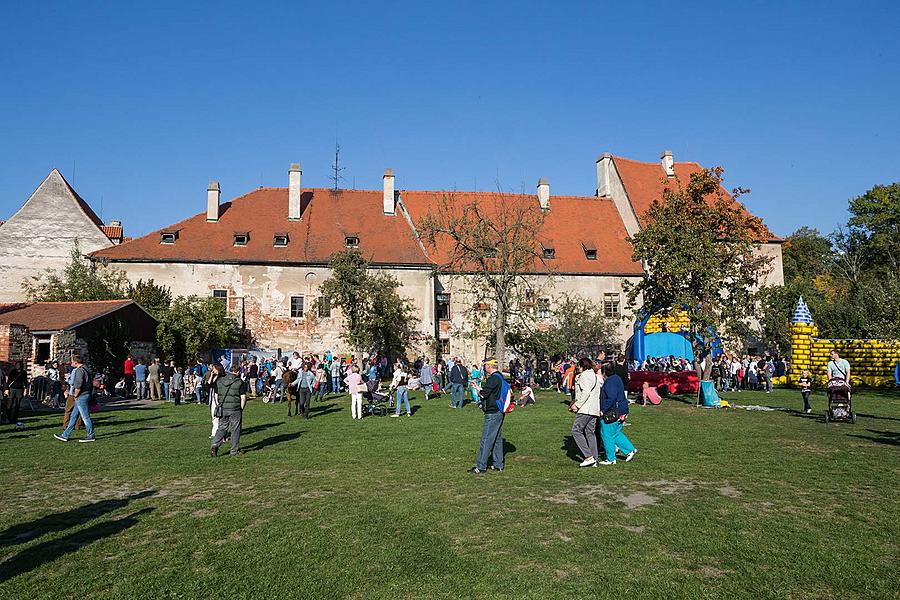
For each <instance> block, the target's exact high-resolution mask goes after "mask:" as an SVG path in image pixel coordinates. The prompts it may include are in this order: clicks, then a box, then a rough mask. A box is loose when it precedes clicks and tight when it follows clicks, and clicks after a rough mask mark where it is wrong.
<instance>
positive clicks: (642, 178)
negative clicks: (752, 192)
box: [613, 156, 780, 241]
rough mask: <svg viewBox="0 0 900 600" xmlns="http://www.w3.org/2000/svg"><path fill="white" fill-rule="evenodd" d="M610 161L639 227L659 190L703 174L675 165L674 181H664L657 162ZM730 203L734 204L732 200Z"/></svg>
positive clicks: (685, 164)
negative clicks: (613, 165) (616, 172)
mask: <svg viewBox="0 0 900 600" xmlns="http://www.w3.org/2000/svg"><path fill="white" fill-rule="evenodd" d="M613 161H614V162H615V165H616V170H617V171H618V172H619V176H620V177H621V178H622V183H623V185H624V186H625V192H626V193H627V194H628V199H629V200H630V201H631V206H632V208H634V212H635V216H637V219H638V222H639V223H643V222H644V219H645V216H646V214H647V211H648V210H650V205H651V204H653V201H654V200H657V199H662V196H663V190H665V189H666V188H667V187H669V186H670V185H678V184H681V185H687V183H688V181H690V178H691V175H693V174H694V173H699V172H701V171H703V167H702V166H701V165H700V164H699V163H695V162H676V163H675V177H673V178H667V177H666V175H665V172H664V171H663V168H662V165H661V164H660V163H658V162H652V163H648V162H641V161H637V160H631V159H629V158H622V157H621V156H614V157H613ZM721 190H722V192H723V193H724V194H725V196H726V197H727V198H729V199H731V194H730V193H728V190H726V189H725V188H721ZM732 201H733V202H736V203H737V201H736V200H732ZM738 204H740V203H738ZM741 207H742V208H744V210H745V211H746V210H747V209H746V207H744V206H743V204H741ZM766 232H767V235H768V237H769V239H770V240H771V241H779V240H780V238H778V236H776V235H775V234H774V233H772V232H771V231H769V229H768V228H766Z"/></svg>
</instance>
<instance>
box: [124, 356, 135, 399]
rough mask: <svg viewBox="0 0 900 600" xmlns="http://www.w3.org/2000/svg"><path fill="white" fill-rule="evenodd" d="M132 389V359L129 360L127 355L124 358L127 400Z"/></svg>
mask: <svg viewBox="0 0 900 600" xmlns="http://www.w3.org/2000/svg"><path fill="white" fill-rule="evenodd" d="M132 389H134V359H133V358H131V355H130V354H129V355H128V356H127V357H126V358H125V397H126V398H128V397H129V396H130V395H131V390H132Z"/></svg>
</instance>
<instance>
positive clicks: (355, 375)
mask: <svg viewBox="0 0 900 600" xmlns="http://www.w3.org/2000/svg"><path fill="white" fill-rule="evenodd" d="M344 383H346V384H347V390H348V391H349V392H350V415H351V416H352V417H353V418H354V419H362V394H363V390H364V389H365V384H364V383H363V380H362V375H360V374H359V367H358V366H357V365H353V369H352V370H351V372H350V373H347V377H346V378H345V379H344Z"/></svg>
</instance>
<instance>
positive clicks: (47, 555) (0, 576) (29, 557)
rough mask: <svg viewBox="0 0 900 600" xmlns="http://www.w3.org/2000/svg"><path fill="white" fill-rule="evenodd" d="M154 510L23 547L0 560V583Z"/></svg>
mask: <svg viewBox="0 0 900 600" xmlns="http://www.w3.org/2000/svg"><path fill="white" fill-rule="evenodd" d="M153 510H154V508H152V507H148V508H143V509H141V510H139V511H137V512H134V513H131V514H130V515H128V516H125V517H122V518H121V519H114V520H112V521H103V522H102V523H96V524H94V525H91V526H90V527H88V528H87V529H82V530H80V531H75V532H73V533H70V534H69V535H67V536H65V537H62V538H58V539H54V540H48V541H46V542H44V543H42V544H38V545H37V546H33V547H31V548H28V549H27V550H23V551H21V552H19V553H18V554H15V555H13V556H11V557H10V558H9V559H7V560H5V561H4V562H2V563H0V582H3V581H6V580H7V579H12V578H13V577H16V576H17V575H22V574H23V573H27V572H29V571H33V570H34V569H37V568H38V567H40V566H42V565H44V564H45V563H49V562H53V561H54V560H56V559H57V558H60V557H62V556H64V555H66V554H69V553H70V552H77V551H78V550H80V549H81V548H84V547H85V546H89V545H90V544H93V543H94V542H96V541H98V540H102V539H106V538H108V537H111V536H113V535H115V534H117V533H121V532H123V531H125V530H126V529H128V528H130V527H133V526H134V525H137V522H138V517H140V516H141V515H145V514H147V513H150V512H152V511H153Z"/></svg>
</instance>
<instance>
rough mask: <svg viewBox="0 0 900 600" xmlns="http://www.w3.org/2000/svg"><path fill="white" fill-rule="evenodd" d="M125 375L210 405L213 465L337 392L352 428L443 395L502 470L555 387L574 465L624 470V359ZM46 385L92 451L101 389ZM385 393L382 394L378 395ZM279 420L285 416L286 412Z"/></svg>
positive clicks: (144, 394)
mask: <svg viewBox="0 0 900 600" xmlns="http://www.w3.org/2000/svg"><path fill="white" fill-rule="evenodd" d="M831 358H832V360H831V361H830V362H829V364H828V375H829V377H839V378H842V379H845V380H847V381H849V379H850V365H849V363H847V361H846V360H844V359H841V358H840V357H839V355H838V353H837V352H836V351H835V352H833V353H832V357H831ZM123 366H124V377H123V378H122V380H121V381H120V382H119V383H118V384H117V386H116V389H117V390H118V391H119V392H120V394H121V395H123V396H127V395H128V394H129V392H133V395H134V396H135V397H136V398H138V399H141V400H143V399H150V400H159V401H162V400H171V401H172V402H174V403H175V404H176V405H177V404H181V403H182V402H188V401H196V402H197V403H200V404H208V405H209V407H210V417H211V421H212V423H211V424H212V428H211V432H210V436H209V437H210V439H211V440H212V441H211V446H210V453H211V455H212V456H218V451H219V447H220V446H221V445H222V444H223V443H224V442H225V441H226V440H230V452H231V454H232V455H238V454H240V453H241V450H240V436H241V425H242V420H243V411H244V409H245V407H246V403H247V401H248V400H249V399H253V398H258V397H263V398H264V399H265V400H266V401H271V402H278V401H281V400H283V399H284V398H285V397H287V398H288V400H290V398H291V397H292V396H293V397H296V398H297V399H298V411H297V414H298V415H300V414H302V416H303V417H304V418H309V406H310V404H311V403H312V401H313V400H314V399H316V398H318V399H319V400H324V399H325V397H326V396H327V395H329V394H343V393H344V392H347V393H349V395H350V399H351V411H350V412H351V417H352V418H353V419H354V420H358V419H362V418H363V416H364V411H363V404H362V401H363V398H364V397H366V398H367V399H368V400H369V401H370V402H373V401H375V400H376V399H377V398H378V397H381V398H384V397H386V398H389V404H390V405H391V408H393V415H392V416H393V417H400V416H401V414H402V412H404V411H405V413H406V416H407V417H411V416H412V415H413V409H412V407H411V405H410V394H411V393H412V392H414V391H416V390H421V391H422V392H423V393H424V396H425V398H426V399H428V398H432V399H433V398H435V397H441V396H443V395H444V394H448V395H449V399H450V404H449V405H448V406H449V407H450V408H452V409H461V408H464V407H465V405H466V404H467V396H468V397H469V398H470V399H471V403H472V404H475V405H477V406H478V407H479V408H480V409H481V410H482V411H483V413H484V422H483V426H482V435H481V441H480V445H479V450H478V453H477V455H476V460H475V465H474V466H473V467H472V468H471V469H469V472H470V473H473V474H480V473H485V472H487V471H490V470H493V471H502V470H503V468H504V462H503V436H502V426H503V420H504V415H505V414H506V412H508V411H509V410H511V406H510V405H511V404H515V405H518V406H523V407H524V406H529V405H533V404H535V401H536V400H535V394H534V388H533V387H532V386H536V387H544V388H553V387H555V388H556V391H557V392H559V393H561V394H565V395H567V396H570V398H571V400H570V401H567V402H568V404H569V410H570V411H571V412H573V413H574V414H575V419H574V423H573V425H572V437H573V439H574V441H575V444H576V445H577V447H578V450H579V452H580V453H581V458H582V460H581V462H580V463H579V467H596V466H600V465H603V466H609V465H614V464H616V463H617V460H618V456H620V455H621V456H622V457H623V458H624V461H625V462H630V461H631V460H632V459H633V458H634V456H635V454H636V452H637V450H636V448H635V447H634V444H632V442H631V441H630V440H629V438H628V436H627V435H626V434H625V433H624V431H623V428H624V427H625V426H626V425H627V424H628V423H627V419H628V414H629V399H628V398H627V393H626V387H627V384H628V382H629V372H630V370H631V369H630V366H629V364H628V362H627V361H626V358H625V356H624V355H622V354H619V355H618V356H616V357H615V358H614V359H612V360H606V355H605V353H604V352H602V351H601V352H599V353H598V354H597V355H596V356H594V357H584V356H582V357H580V358H576V357H574V356H572V357H568V358H564V359H561V360H559V361H557V362H554V363H553V364H552V365H551V364H550V363H548V362H547V361H540V362H539V363H538V368H537V369H534V368H532V365H531V363H530V362H527V361H526V363H525V364H524V365H523V364H521V363H520V362H519V360H518V359H513V360H512V361H510V363H509V365H508V366H509V371H508V375H506V376H504V374H503V373H502V372H501V370H500V368H499V365H498V364H497V361H496V360H494V359H486V360H485V361H484V362H483V363H481V364H477V363H476V364H472V365H471V366H467V365H466V364H465V363H463V362H462V361H460V360H459V359H458V358H457V357H453V358H449V359H448V360H446V361H444V360H438V361H436V362H435V363H434V364H431V362H430V361H428V360H427V359H426V358H425V357H419V358H418V359H416V360H415V361H413V362H412V363H410V362H408V361H406V360H403V359H398V360H396V361H395V362H394V363H393V365H390V366H389V365H388V361H387V359H386V358H385V357H381V356H379V355H377V354H373V355H371V356H366V357H364V358H363V359H362V360H361V361H355V360H354V358H353V357H352V356H338V355H335V354H333V353H331V352H326V353H323V354H321V355H319V354H307V355H305V356H301V355H300V354H299V353H298V352H294V353H293V354H292V355H291V356H290V357H288V356H284V357H279V358H274V357H268V358H267V357H257V356H253V355H247V356H244V357H241V358H235V359H234V360H231V361H230V360H228V357H227V356H222V357H221V358H220V359H219V360H218V361H216V362H210V363H207V362H205V361H203V360H201V359H198V360H196V361H195V363H194V364H193V365H189V366H185V367H181V366H178V365H176V364H175V361H171V360H169V361H165V360H161V359H159V358H155V359H153V360H149V361H148V360H143V359H138V360H134V359H133V358H132V357H131V356H128V357H127V359H126V360H125V363H124V365H123ZM639 366H640V367H641V368H643V369H646V370H654V371H666V372H677V371H679V370H685V369H686V368H687V367H688V365H687V364H686V361H683V360H681V359H678V358H676V357H671V356H670V357H648V358H647V360H646V361H644V363H643V364H641V365H639ZM787 370H788V366H787V364H786V362H785V361H782V360H779V359H775V358H773V357H771V356H768V355H765V356H762V357H758V356H750V355H744V356H740V357H739V356H736V355H731V354H729V353H725V354H723V355H721V356H718V357H716V358H715V359H714V361H713V365H712V376H713V378H714V379H715V381H716V384H717V387H719V388H720V389H722V390H724V391H729V390H734V391H741V390H745V389H765V390H766V391H771V389H772V379H773V378H774V377H778V376H779V375H782V374H784V373H786V372H787ZM45 376H46V377H47V379H48V380H49V381H50V382H51V391H50V397H51V398H52V403H53V405H54V406H56V407H59V406H60V404H61V402H62V399H63V398H65V414H64V418H63V425H64V430H63V431H62V433H60V434H55V435H54V437H56V438H57V439H58V440H60V441H63V442H66V441H68V440H69V438H70V436H71V435H72V433H73V432H74V431H75V430H76V429H79V428H81V427H82V426H83V427H84V429H85V435H84V437H83V438H82V439H80V440H79V441H80V442H92V441H94V439H95V437H94V427H93V422H92V420H91V417H90V413H91V412H92V405H95V404H96V394H97V393H98V389H100V388H102V379H101V382H100V385H98V382H97V379H96V377H95V376H92V375H91V374H90V372H89V371H88V369H87V368H86V366H85V365H84V364H83V362H82V360H81V358H80V357H79V356H78V355H75V356H73V357H72V360H71V365H70V367H69V368H68V369H66V368H61V367H60V365H59V364H58V363H56V362H53V363H51V364H50V365H49V366H48V367H47V370H46V373H45ZM0 383H2V385H3V388H4V390H5V391H6V394H5V395H4V404H3V409H4V411H3V416H5V418H6V419H7V420H8V421H10V422H15V420H16V419H17V418H18V411H19V407H20V405H21V399H22V397H23V395H24V393H25V390H27V389H28V378H27V375H26V374H25V371H24V369H23V366H22V364H21V362H20V363H16V364H15V365H14V366H13V368H12V369H10V370H9V371H8V372H6V373H4V372H3V371H2V370H0ZM800 385H801V391H802V394H803V401H804V410H805V411H806V412H809V411H810V406H809V394H810V392H811V387H812V378H811V377H810V375H809V373H808V372H804V373H803V377H802V378H801V379H800ZM384 386H386V391H387V394H381V392H380V390H382V389H384ZM642 399H643V402H644V404H646V403H647V402H648V400H649V403H651V404H658V403H659V395H658V394H656V393H655V390H654V389H653V388H650V389H648V386H647V384H646V383H645V384H644V392H643V398H642ZM288 414H289V416H290V409H289V413H288ZM598 429H599V440H598ZM601 451H602V455H601Z"/></svg>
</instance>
